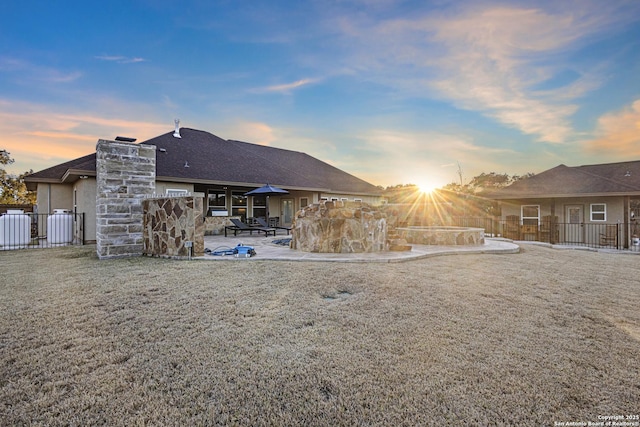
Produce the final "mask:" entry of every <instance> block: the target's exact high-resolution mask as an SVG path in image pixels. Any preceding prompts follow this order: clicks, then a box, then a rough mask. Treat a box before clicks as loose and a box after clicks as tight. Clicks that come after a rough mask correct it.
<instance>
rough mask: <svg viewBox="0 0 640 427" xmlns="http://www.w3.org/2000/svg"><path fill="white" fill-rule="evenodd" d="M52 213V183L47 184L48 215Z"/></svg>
mask: <svg viewBox="0 0 640 427" xmlns="http://www.w3.org/2000/svg"><path fill="white" fill-rule="evenodd" d="M50 213H51V183H47V214H50Z"/></svg>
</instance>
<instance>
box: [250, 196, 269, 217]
mask: <svg viewBox="0 0 640 427" xmlns="http://www.w3.org/2000/svg"><path fill="white" fill-rule="evenodd" d="M253 216H254V217H255V218H261V217H262V218H266V217H267V196H253Z"/></svg>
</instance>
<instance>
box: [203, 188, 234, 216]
mask: <svg viewBox="0 0 640 427" xmlns="http://www.w3.org/2000/svg"><path fill="white" fill-rule="evenodd" d="M207 203H208V205H207V208H208V212H209V215H211V216H218V215H222V216H227V215H228V213H229V212H228V211H227V194H226V191H225V190H209V195H208V197H207Z"/></svg>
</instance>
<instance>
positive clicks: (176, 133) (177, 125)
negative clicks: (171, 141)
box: [173, 119, 182, 138]
mask: <svg viewBox="0 0 640 427" xmlns="http://www.w3.org/2000/svg"><path fill="white" fill-rule="evenodd" d="M173 121H174V122H175V124H176V130H174V131H173V137H174V138H182V137H181V136H180V119H174V120H173Z"/></svg>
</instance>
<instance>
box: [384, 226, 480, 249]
mask: <svg viewBox="0 0 640 427" xmlns="http://www.w3.org/2000/svg"><path fill="white" fill-rule="evenodd" d="M396 232H397V233H398V234H399V235H400V236H401V237H402V238H403V239H406V241H407V242H409V243H415V244H419V245H441V246H463V245H464V246H479V245H484V243H485V241H484V229H482V228H471V227H439V226H434V227H401V228H396Z"/></svg>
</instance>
